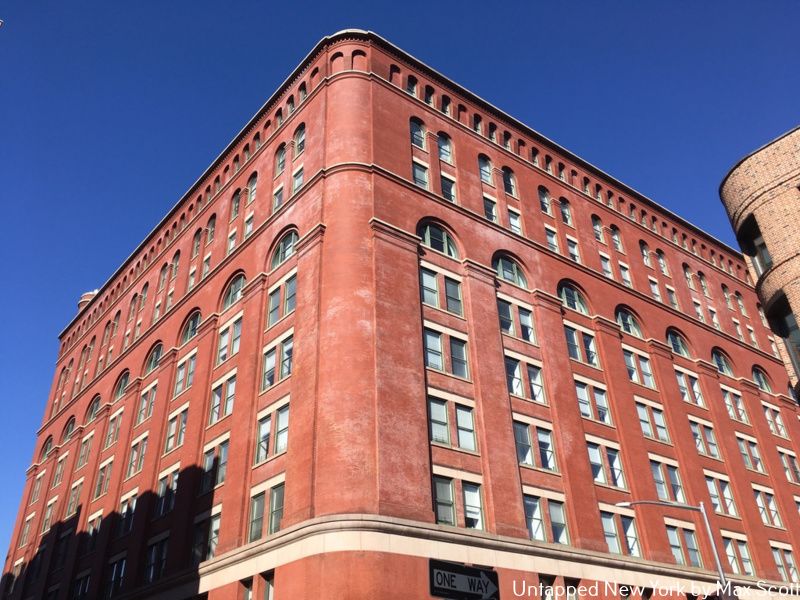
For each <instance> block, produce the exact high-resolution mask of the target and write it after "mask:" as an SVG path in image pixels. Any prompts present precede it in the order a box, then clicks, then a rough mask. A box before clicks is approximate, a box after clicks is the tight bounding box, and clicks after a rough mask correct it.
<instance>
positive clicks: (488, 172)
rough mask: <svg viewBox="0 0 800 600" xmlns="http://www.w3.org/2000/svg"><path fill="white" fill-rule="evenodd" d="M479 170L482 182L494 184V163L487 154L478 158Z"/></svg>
mask: <svg viewBox="0 0 800 600" xmlns="http://www.w3.org/2000/svg"><path fill="white" fill-rule="evenodd" d="M478 170H479V171H480V174H481V181H483V182H484V183H488V184H492V161H491V160H489V157H488V156H486V155H485V154H481V155H479V156H478Z"/></svg>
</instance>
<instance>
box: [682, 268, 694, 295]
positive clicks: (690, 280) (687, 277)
mask: <svg viewBox="0 0 800 600" xmlns="http://www.w3.org/2000/svg"><path fill="white" fill-rule="evenodd" d="M683 278H684V279H685V280H686V285H687V286H689V289H690V290H693V289H694V279H693V278H692V270H691V269H690V268H689V265H687V264H686V263H684V264H683Z"/></svg>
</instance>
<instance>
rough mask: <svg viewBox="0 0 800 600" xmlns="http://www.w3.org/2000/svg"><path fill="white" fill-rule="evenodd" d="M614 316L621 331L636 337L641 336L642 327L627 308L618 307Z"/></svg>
mask: <svg viewBox="0 0 800 600" xmlns="http://www.w3.org/2000/svg"><path fill="white" fill-rule="evenodd" d="M615 316H616V319H617V324H618V325H619V326H620V328H622V331H624V332H625V333H627V334H630V335H634V336H636V337H638V338H640V337H642V328H641V327H639V322H638V321H637V320H636V317H634V316H633V313H632V312H631V311H629V310H628V309H627V308H618V309H617V311H616V315H615Z"/></svg>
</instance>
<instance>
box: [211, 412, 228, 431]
mask: <svg viewBox="0 0 800 600" xmlns="http://www.w3.org/2000/svg"><path fill="white" fill-rule="evenodd" d="M232 414H233V411H231V412H229V413H228V414H227V415H223V416H221V417H220V418H219V419H217V420H216V421H214V422H213V423H209V424H208V425H206V431H208V430H209V429H211V428H212V427H216V426H217V425H219V424H220V423H222V422H223V421H224V420H225V419H228V418H230V416H231V415H232Z"/></svg>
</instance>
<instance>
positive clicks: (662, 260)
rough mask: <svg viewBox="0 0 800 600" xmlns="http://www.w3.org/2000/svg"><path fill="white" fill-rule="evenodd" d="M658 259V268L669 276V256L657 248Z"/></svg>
mask: <svg viewBox="0 0 800 600" xmlns="http://www.w3.org/2000/svg"><path fill="white" fill-rule="evenodd" d="M656 260H658V268H659V269H660V270H661V274H662V275H666V276H667V277H669V266H668V265H667V257H666V256H664V253H663V252H662V251H661V250H656Z"/></svg>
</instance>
